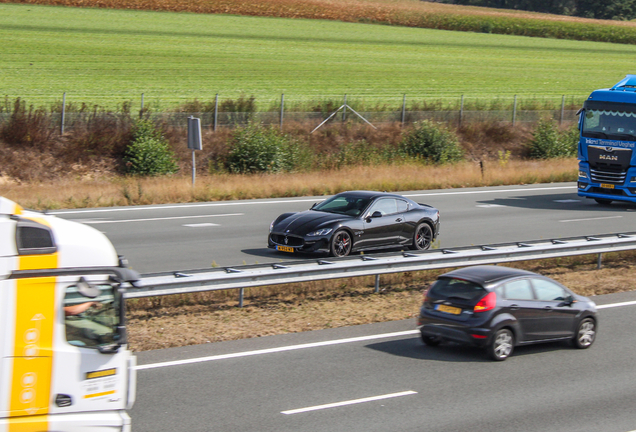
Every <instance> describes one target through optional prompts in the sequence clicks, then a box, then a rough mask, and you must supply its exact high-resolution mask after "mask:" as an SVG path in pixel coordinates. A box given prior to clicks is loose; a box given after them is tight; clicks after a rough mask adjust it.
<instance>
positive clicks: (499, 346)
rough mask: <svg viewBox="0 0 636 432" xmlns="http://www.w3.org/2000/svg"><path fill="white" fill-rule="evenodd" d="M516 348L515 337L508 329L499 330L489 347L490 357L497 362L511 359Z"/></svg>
mask: <svg viewBox="0 0 636 432" xmlns="http://www.w3.org/2000/svg"><path fill="white" fill-rule="evenodd" d="M514 346H515V335H513V334H512V332H511V331H510V330H508V329H501V330H498V331H497V333H495V334H494V336H493V338H492V341H491V342H490V344H489V345H488V348H487V349H488V356H490V358H491V359H493V360H496V361H503V360H505V359H507V358H508V357H510V355H511V354H512V350H513V349H514Z"/></svg>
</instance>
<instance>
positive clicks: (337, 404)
mask: <svg viewBox="0 0 636 432" xmlns="http://www.w3.org/2000/svg"><path fill="white" fill-rule="evenodd" d="M414 394H417V392H416V391H413V390H407V391H403V392H399V393H390V394H385V395H380V396H371V397H366V398H361V399H353V400H348V401H342V402H334V403H329V404H324V405H316V406H312V407H307V408H298V409H293V410H288V411H281V412H280V413H281V414H285V415H290V414H299V413H304V412H308V411H318V410H323V409H328V408H336V407H341V406H346V405H354V404H360V403H365V402H373V401H378V400H383V399H390V398H396V397H400V396H409V395H414Z"/></svg>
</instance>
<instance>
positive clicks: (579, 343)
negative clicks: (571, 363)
mask: <svg viewBox="0 0 636 432" xmlns="http://www.w3.org/2000/svg"><path fill="white" fill-rule="evenodd" d="M594 339H596V322H595V321H594V320H593V319H592V318H584V319H583V320H581V322H580V323H579V327H578V328H577V329H576V335H574V339H573V342H574V346H575V347H577V348H581V349H585V348H589V347H590V346H592V344H593V343H594Z"/></svg>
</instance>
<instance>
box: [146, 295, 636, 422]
mask: <svg viewBox="0 0 636 432" xmlns="http://www.w3.org/2000/svg"><path fill="white" fill-rule="evenodd" d="M633 305H636V301H628V302H622V303H611V304H606V305H601V306H596V308H597V309H607V308H615V307H621V306H633ZM419 333H420V331H419V330H405V331H401V332H394V333H382V334H376V335H370V336H360V337H354V338H346V339H336V340H331V341H324V342H314V343H307V344H300V345H290V346H285V347H277V348H268V349H262V350H255V351H245V352H238V353H233V354H220V355H215V356H209V357H198V358H193V359H185V360H174V361H167V362H161V363H151V364H147V365H139V366H137V367H136V368H135V369H137V370H143V369H155V368H161V367H167V366H179V365H184V364H191V363H202V362H209V361H215V360H224V359H229V358H238V357H249V356H255V355H261V354H271V353H277V352H285V351H294V350H300V349H305V348H316V347H323V346H330V345H340V344H346V343H352V342H361V341H368V340H375V339H385V338H391V337H399V336H408V335H414V334H419ZM635 432H636V431H635Z"/></svg>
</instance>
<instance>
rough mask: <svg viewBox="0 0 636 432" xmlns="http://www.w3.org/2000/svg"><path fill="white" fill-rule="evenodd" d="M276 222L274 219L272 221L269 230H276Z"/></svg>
mask: <svg viewBox="0 0 636 432" xmlns="http://www.w3.org/2000/svg"><path fill="white" fill-rule="evenodd" d="M274 222H276V221H272V223H271V224H269V232H272V231H273V230H274Z"/></svg>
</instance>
